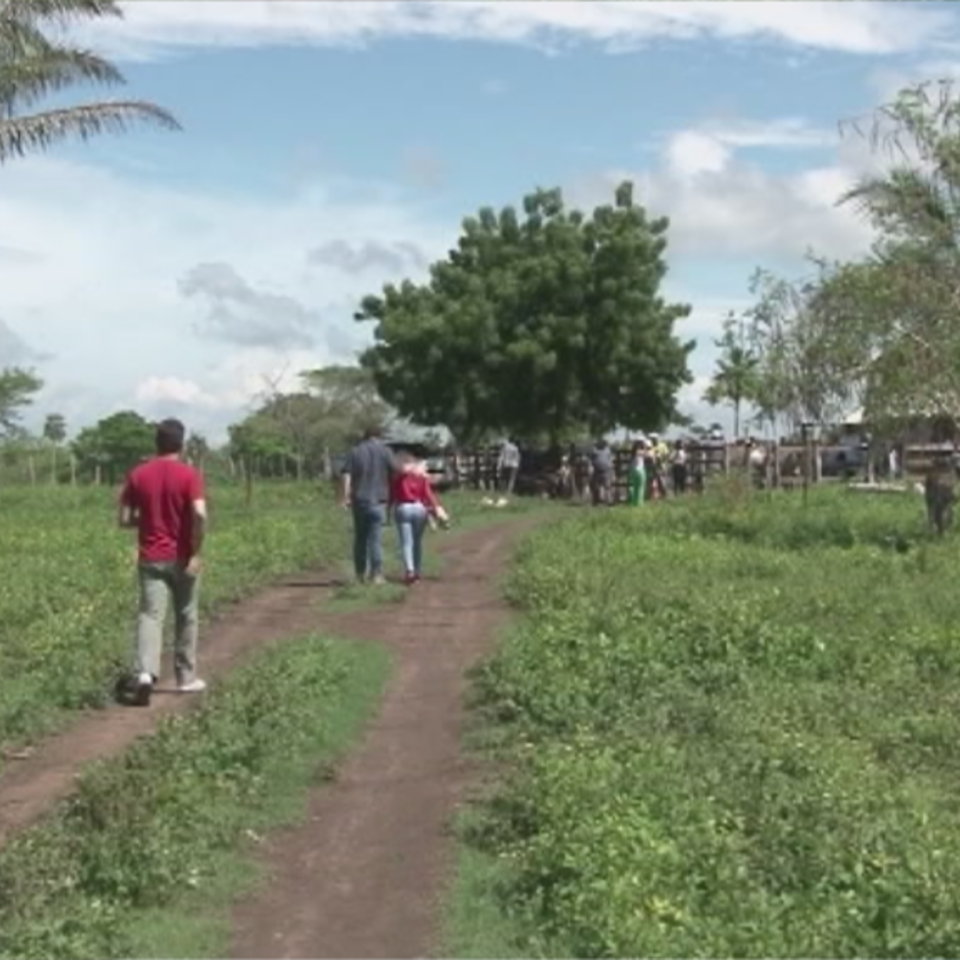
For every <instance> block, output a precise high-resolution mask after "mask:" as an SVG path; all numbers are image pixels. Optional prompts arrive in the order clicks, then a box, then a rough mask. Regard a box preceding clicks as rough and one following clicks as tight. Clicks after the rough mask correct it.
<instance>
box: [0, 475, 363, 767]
mask: <svg viewBox="0 0 960 960" xmlns="http://www.w3.org/2000/svg"><path fill="white" fill-rule="evenodd" d="M114 496H115V491H112V490H107V489H104V488H100V489H89V488H80V489H70V488H59V489H46V488H40V489H31V490H23V489H14V490H2V491H0V516H2V518H3V520H2V522H0V555H2V556H3V557H4V558H6V560H7V565H6V567H5V569H4V576H3V577H2V578H0V757H2V753H3V749H4V748H5V747H10V746H13V745H17V744H23V743H25V742H29V741H30V740H32V739H34V738H35V737H37V736H39V735H41V734H44V733H49V732H51V731H53V730H55V729H56V728H57V727H59V726H60V725H62V724H63V723H64V722H68V721H69V719H70V712H71V711H75V710H80V709H84V708H88V707H98V706H103V705H105V704H106V703H107V702H108V700H109V698H110V696H111V694H112V690H113V682H114V680H115V679H116V676H117V672H118V671H119V670H120V669H122V668H123V667H124V666H125V665H126V662H127V660H128V657H129V648H130V638H131V635H132V631H133V625H134V618H135V614H136V580H135V560H134V540H133V537H132V535H131V534H130V532H129V531H121V530H118V529H117V528H116V521H115V515H114ZM210 504H211V531H210V539H209V545H208V549H207V551H206V554H207V556H206V569H205V572H204V577H203V582H202V585H201V594H200V596H201V604H202V615H203V617H204V619H205V620H209V618H210V617H211V616H213V615H216V614H218V613H220V612H222V611H223V610H224V609H225V608H226V607H227V606H228V605H229V604H231V603H233V602H235V601H237V600H239V599H241V598H242V597H243V596H244V595H246V594H249V593H250V592H251V591H253V590H255V589H257V588H259V587H262V586H264V585H265V584H267V583H269V582H271V581H274V580H277V579H279V578H280V577H281V576H283V575H286V574H290V573H292V572H295V571H297V570H302V569H304V568H306V567H309V566H319V565H320V564H322V563H329V562H331V561H332V560H333V559H334V558H335V557H336V556H338V555H339V554H340V552H341V550H342V549H343V537H344V536H345V532H344V533H341V531H345V529H346V528H345V525H344V523H343V520H342V518H341V516H340V514H339V512H338V511H337V508H336V506H335V504H334V501H333V499H332V497H331V495H330V493H329V491H327V490H325V489H317V488H314V487H312V486H309V485H307V484H274V485H270V484H263V485H262V486H259V487H257V488H256V489H255V493H254V499H253V503H252V505H251V506H249V507H248V506H247V505H246V504H245V502H244V496H243V491H242V490H240V489H238V488H236V487H231V486H212V487H211V490H210ZM0 764H2V760H0Z"/></svg>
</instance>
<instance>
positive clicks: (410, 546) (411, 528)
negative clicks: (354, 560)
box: [388, 454, 449, 586]
mask: <svg viewBox="0 0 960 960" xmlns="http://www.w3.org/2000/svg"><path fill="white" fill-rule="evenodd" d="M399 459H400V469H399V471H398V472H397V473H395V474H394V476H393V479H392V480H391V483H390V503H389V508H388V509H389V510H391V511H392V512H393V517H394V521H395V522H396V525H397V537H398V539H399V541H400V558H401V560H402V562H403V580H404V583H406V584H407V585H408V586H409V585H410V584H413V583H416V582H417V581H418V580H419V579H420V576H421V573H422V571H423V535H424V533H425V531H426V528H427V524H428V523H429V521H430V519H431V518H433V517H435V518H436V519H437V520H438V521H439V522H440V523H441V524H442V525H443V526H444V527H446V526H447V524H448V523H449V517H448V516H447V512H446V511H445V510H444V509H443V507H442V506H441V505H440V502H439V501H438V500H437V497H436V494H435V493H434V492H433V486H432V485H431V483H430V478H429V477H428V476H427V473H426V470H425V469H424V467H423V465H422V464H419V463H417V462H416V461H415V460H414V459H413V457H411V456H410V455H409V454H403V455H401V457H400V458H399Z"/></svg>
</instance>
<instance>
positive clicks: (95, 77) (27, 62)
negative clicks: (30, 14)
mask: <svg viewBox="0 0 960 960" xmlns="http://www.w3.org/2000/svg"><path fill="white" fill-rule="evenodd" d="M82 82H87V83H96V84H101V85H104V86H107V85H110V86H118V85H120V84H122V83H124V82H125V81H124V78H123V74H122V73H121V72H120V71H119V70H118V69H117V68H116V67H115V66H114V65H113V64H112V63H110V62H109V61H108V60H104V59H103V58H102V57H99V56H97V55H96V54H94V53H90V52H88V51H86V50H70V49H68V48H66V47H54V46H51V47H49V48H48V49H47V50H45V51H44V52H43V53H42V54H38V55H37V56H31V57H23V58H18V59H16V60H14V61H13V62H9V63H4V62H3V61H2V60H0V116H6V117H11V116H12V115H13V113H14V110H15V108H16V107H18V106H19V107H29V106H31V105H33V104H35V103H37V102H38V101H40V100H42V99H43V98H44V97H47V96H49V95H50V94H52V93H56V92H57V91H59V90H64V89H66V88H67V87H71V86H74V85H76V84H78V83H82Z"/></svg>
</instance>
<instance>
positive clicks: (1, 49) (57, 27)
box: [0, 0, 179, 163]
mask: <svg viewBox="0 0 960 960" xmlns="http://www.w3.org/2000/svg"><path fill="white" fill-rule="evenodd" d="M122 16H123V11H122V10H121V9H120V7H119V5H118V4H117V2H116V0H0V163H4V162H6V161H7V160H9V159H10V158H11V157H16V156H23V155H24V154H26V153H27V152H29V151H32V150H44V149H46V148H47V147H48V146H50V144H52V143H54V142H56V141H59V140H64V139H67V138H68V137H74V136H76V137H80V139H82V140H87V139H89V138H90V137H91V136H95V135H97V134H100V133H108V132H114V133H119V132H123V131H125V130H126V129H127V128H128V127H129V126H130V124H131V123H132V122H134V121H139V122H146V123H153V124H155V125H157V126H160V127H164V128H166V129H170V130H177V129H179V124H178V123H177V121H176V119H175V118H174V117H173V116H172V115H171V114H170V113H168V112H167V111H166V110H164V109H162V108H161V107H158V106H156V105H155V104H153V103H148V102H145V101H142V100H106V101H101V102H93V103H84V104H79V105H77V106H71V107H57V108H51V109H48V110H40V111H37V112H30V111H31V110H34V109H35V107H36V106H37V104H38V103H39V102H40V101H42V100H43V99H44V97H47V96H49V95H51V94H53V93H56V92H58V91H60V90H63V89H66V88H67V87H71V86H74V85H75V84H79V83H95V84H101V85H104V86H119V85H121V84H123V83H125V82H126V81H125V80H124V77H123V75H122V74H121V73H120V71H119V70H118V69H117V68H116V67H115V66H114V65H113V64H112V63H110V62H109V61H108V60H105V59H104V58H102V57H99V56H97V55H96V54H94V53H91V52H90V51H88V50H81V49H78V48H75V47H72V46H69V45H68V44H67V43H61V42H58V41H56V40H53V39H51V38H50V37H49V36H48V33H49V32H53V31H56V32H57V33H59V34H61V35H62V34H63V32H64V31H65V30H66V29H67V28H69V27H70V26H71V25H72V24H75V23H77V22H78V21H82V20H85V19H86V20H93V19H97V18H99V17H122ZM45 30H46V32H45Z"/></svg>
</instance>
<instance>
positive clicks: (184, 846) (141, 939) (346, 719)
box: [0, 637, 388, 960]
mask: <svg viewBox="0 0 960 960" xmlns="http://www.w3.org/2000/svg"><path fill="white" fill-rule="evenodd" d="M387 664H388V655H387V652H386V651H385V650H383V649H382V648H379V647H376V646H373V645H370V644H353V643H346V642H339V641H332V640H326V639H323V638H320V637H306V638H304V639H301V640H296V641H291V642H288V643H285V644H281V645H277V646H274V647H272V648H270V649H268V650H266V651H263V652H262V653H260V654H259V655H258V656H256V657H255V658H254V659H253V660H251V661H250V662H248V663H247V664H246V665H244V666H242V667H240V668H239V669H237V670H236V671H234V672H233V673H232V674H231V675H230V677H229V678H228V679H227V680H226V681H224V682H222V683H218V684H215V686H214V688H213V690H212V691H211V693H210V694H209V695H208V696H209V699H208V701H207V702H206V703H205V704H204V705H203V706H202V707H200V708H198V709H197V710H195V711H191V712H189V713H187V714H185V715H182V716H177V717H175V718H172V719H168V720H165V721H164V722H163V723H162V724H161V726H160V728H159V729H158V731H157V733H156V734H155V735H154V736H153V737H151V738H150V739H149V740H146V741H143V742H142V743H141V744H139V745H138V746H136V747H135V748H134V749H132V750H130V751H129V752H128V753H127V754H125V755H124V756H123V757H121V758H119V759H116V760H111V761H109V762H106V763H104V764H103V765H101V766H99V767H97V768H94V769H92V770H90V771H89V772H88V773H86V774H85V775H84V776H83V777H82V779H81V780H80V782H79V784H78V787H77V790H76V793H75V794H74V795H73V797H72V798H71V799H70V800H69V801H68V802H67V803H66V804H65V805H64V806H63V807H62V809H61V810H60V811H59V812H57V813H56V814H55V815H54V816H53V817H52V818H51V819H50V821H49V822H46V823H44V824H41V825H38V826H37V827H34V828H33V829H31V830H28V831H27V832H26V833H24V834H21V835H20V836H18V837H16V838H15V839H14V840H13V841H12V842H11V843H9V844H8V845H7V846H6V847H4V848H3V849H2V850H0V957H10V958H13V957H17V958H34V957H36V958H40V957H50V956H56V957H60V958H78V960H79V958H87V957H125V956H140V957H143V956H204V955H209V956H217V955H223V952H224V950H225V947H226V944H225V942H224V939H223V938H224V936H225V932H226V925H225V923H224V916H225V914H224V912H223V908H224V905H225V904H226V903H227V902H228V901H229V899H230V897H231V896H233V895H235V894H236V892H237V891H238V889H240V888H241V887H242V885H243V884H245V883H249V882H250V881H251V879H252V878H253V874H252V872H251V869H250V866H249V863H245V862H244V860H243V857H242V854H243V851H244V849H245V848H247V847H248V846H249V845H251V844H255V843H256V841H257V839H258V837H259V836H260V835H261V834H262V832H263V831H265V830H266V829H267V828H268V827H270V826H274V825H276V824H279V823H283V822H288V821H290V820H293V819H296V817H297V816H298V815H299V814H300V813H301V811H302V808H303V803H304V801H305V796H306V793H307V790H308V788H309V787H310V786H311V785H313V784H314V783H315V782H317V780H318V778H323V777H326V776H329V775H330V770H331V766H330V765H331V764H332V762H333V761H334V760H335V759H336V758H337V757H338V756H339V754H340V753H341V752H342V750H343V749H344V748H345V747H346V746H347V745H348V744H349V742H350V741H351V739H352V737H353V736H354V735H355V734H356V733H357V732H358V731H359V729H360V727H361V726H362V723H363V721H364V720H365V719H366V718H367V717H368V716H369V715H370V713H371V711H372V709H373V707H374V705H375V703H376V701H377V697H378V694H379V692H380V689H381V687H382V683H383V681H384V679H385V676H386V672H387Z"/></svg>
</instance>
